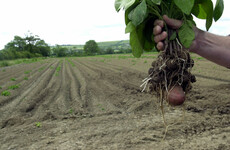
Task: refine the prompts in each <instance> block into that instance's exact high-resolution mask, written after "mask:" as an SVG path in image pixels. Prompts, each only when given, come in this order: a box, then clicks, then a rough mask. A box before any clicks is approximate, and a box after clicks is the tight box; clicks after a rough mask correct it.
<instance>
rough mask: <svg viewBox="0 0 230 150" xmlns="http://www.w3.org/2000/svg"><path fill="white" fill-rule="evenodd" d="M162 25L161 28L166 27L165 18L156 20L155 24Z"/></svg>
mask: <svg viewBox="0 0 230 150" xmlns="http://www.w3.org/2000/svg"><path fill="white" fill-rule="evenodd" d="M157 25H158V26H160V27H161V28H163V27H164V21H163V20H156V21H155V22H154V26H157Z"/></svg>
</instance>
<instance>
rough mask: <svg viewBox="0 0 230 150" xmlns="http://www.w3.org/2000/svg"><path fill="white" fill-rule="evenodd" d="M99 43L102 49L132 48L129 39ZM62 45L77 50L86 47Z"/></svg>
mask: <svg viewBox="0 0 230 150" xmlns="http://www.w3.org/2000/svg"><path fill="white" fill-rule="evenodd" d="M97 44H98V46H99V48H100V49H101V50H106V49H107V48H112V49H114V50H120V49H130V48H131V47H130V44H129V40H121V41H106V42H97ZM60 46H62V47H66V48H68V49H77V50H83V49H84V45H60Z"/></svg>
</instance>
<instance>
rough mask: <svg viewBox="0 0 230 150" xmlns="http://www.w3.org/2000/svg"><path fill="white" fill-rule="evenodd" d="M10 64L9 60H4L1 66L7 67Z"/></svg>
mask: <svg viewBox="0 0 230 150" xmlns="http://www.w3.org/2000/svg"><path fill="white" fill-rule="evenodd" d="M9 65H10V64H9V62H7V61H3V62H1V63H0V67H6V66H9Z"/></svg>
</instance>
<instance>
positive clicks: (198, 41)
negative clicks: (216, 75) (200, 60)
mask: <svg viewBox="0 0 230 150" xmlns="http://www.w3.org/2000/svg"><path fill="white" fill-rule="evenodd" d="M194 30H195V33H196V38H195V40H194V42H193V44H192V46H191V47H190V49H189V50H190V51H191V52H194V53H197V54H198V55H200V56H202V57H204V58H206V59H208V60H210V61H212V62H214V63H216V64H218V65H221V66H224V67H227V68H229V69H230V36H219V35H215V34H212V33H209V32H205V31H202V30H200V29H198V28H195V29H194Z"/></svg>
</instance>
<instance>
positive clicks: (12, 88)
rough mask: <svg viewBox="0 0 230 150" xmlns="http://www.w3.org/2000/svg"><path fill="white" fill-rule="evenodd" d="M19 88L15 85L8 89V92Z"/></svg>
mask: <svg viewBox="0 0 230 150" xmlns="http://www.w3.org/2000/svg"><path fill="white" fill-rule="evenodd" d="M19 87H20V85H19V84H16V85H11V86H9V87H8V90H15V89H18V88H19Z"/></svg>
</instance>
